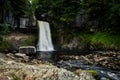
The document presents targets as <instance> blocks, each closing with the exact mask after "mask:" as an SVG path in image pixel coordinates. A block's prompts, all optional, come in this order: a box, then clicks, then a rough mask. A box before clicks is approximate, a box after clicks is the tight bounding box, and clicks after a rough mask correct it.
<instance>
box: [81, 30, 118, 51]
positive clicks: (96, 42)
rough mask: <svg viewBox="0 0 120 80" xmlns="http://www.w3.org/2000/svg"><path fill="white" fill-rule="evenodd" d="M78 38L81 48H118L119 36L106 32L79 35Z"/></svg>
mask: <svg viewBox="0 0 120 80" xmlns="http://www.w3.org/2000/svg"><path fill="white" fill-rule="evenodd" d="M79 38H80V39H81V41H82V44H83V46H92V47H93V49H104V50H105V49H116V50H119V48H120V36H119V35H113V34H109V33H106V32H96V33H94V34H86V33H80V35H79Z"/></svg>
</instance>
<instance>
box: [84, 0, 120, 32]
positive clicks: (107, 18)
mask: <svg viewBox="0 0 120 80" xmlns="http://www.w3.org/2000/svg"><path fill="white" fill-rule="evenodd" d="M119 3H120V1H118V0H84V1H83V3H82V6H83V8H84V9H85V11H86V15H88V16H89V20H91V19H92V20H99V27H97V29H98V30H99V31H106V32H109V33H120V32H119V30H120V28H119V26H120V23H119V18H120V4H119Z"/></svg>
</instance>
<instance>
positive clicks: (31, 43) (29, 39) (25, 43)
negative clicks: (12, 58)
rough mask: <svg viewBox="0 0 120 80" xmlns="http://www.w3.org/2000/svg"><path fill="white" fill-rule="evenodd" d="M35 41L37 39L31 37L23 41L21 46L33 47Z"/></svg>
mask: <svg viewBox="0 0 120 80" xmlns="http://www.w3.org/2000/svg"><path fill="white" fill-rule="evenodd" d="M36 40H37V37H35V36H31V37H29V38H27V39H23V44H22V46H28V45H31V46H33V45H35V42H36Z"/></svg>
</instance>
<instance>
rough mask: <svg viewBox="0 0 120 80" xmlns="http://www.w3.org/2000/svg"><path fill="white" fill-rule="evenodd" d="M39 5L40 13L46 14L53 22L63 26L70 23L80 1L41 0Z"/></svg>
mask: <svg viewBox="0 0 120 80" xmlns="http://www.w3.org/2000/svg"><path fill="white" fill-rule="evenodd" d="M39 4H40V5H39V8H38V9H39V11H40V12H41V13H45V12H48V14H49V15H50V16H51V17H52V21H53V22H55V23H57V24H60V23H62V24H63V25H64V26H65V24H66V25H67V26H68V25H69V24H70V23H72V21H73V20H74V19H75V16H76V14H77V13H78V12H79V10H80V0H76V1H69V0H43V1H39ZM58 26H59V25H58Z"/></svg>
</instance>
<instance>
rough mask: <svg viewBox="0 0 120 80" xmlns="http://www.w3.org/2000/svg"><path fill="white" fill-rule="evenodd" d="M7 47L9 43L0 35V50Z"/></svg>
mask: <svg viewBox="0 0 120 80" xmlns="http://www.w3.org/2000/svg"><path fill="white" fill-rule="evenodd" d="M8 48H10V44H9V43H8V42H7V41H6V40H5V39H3V38H2V37H0V51H1V52H2V51H5V50H6V49H8Z"/></svg>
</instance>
